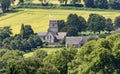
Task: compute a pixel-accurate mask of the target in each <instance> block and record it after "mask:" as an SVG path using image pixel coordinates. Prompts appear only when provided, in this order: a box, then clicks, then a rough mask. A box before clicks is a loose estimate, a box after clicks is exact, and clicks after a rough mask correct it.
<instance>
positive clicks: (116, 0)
mask: <svg viewBox="0 0 120 74" xmlns="http://www.w3.org/2000/svg"><path fill="white" fill-rule="evenodd" d="M109 6H110V8H113V9H120V0H109Z"/></svg>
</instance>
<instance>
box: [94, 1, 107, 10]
mask: <svg viewBox="0 0 120 74" xmlns="http://www.w3.org/2000/svg"><path fill="white" fill-rule="evenodd" d="M94 5H95V7H97V8H104V9H107V8H108V2H107V0H94Z"/></svg>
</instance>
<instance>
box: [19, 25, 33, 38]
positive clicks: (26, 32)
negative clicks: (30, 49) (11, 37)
mask: <svg viewBox="0 0 120 74" xmlns="http://www.w3.org/2000/svg"><path fill="white" fill-rule="evenodd" d="M32 34H34V31H33V29H32V27H31V26H30V25H24V24H22V25H21V30H20V35H21V36H22V38H28V37H29V36H30V35H32Z"/></svg>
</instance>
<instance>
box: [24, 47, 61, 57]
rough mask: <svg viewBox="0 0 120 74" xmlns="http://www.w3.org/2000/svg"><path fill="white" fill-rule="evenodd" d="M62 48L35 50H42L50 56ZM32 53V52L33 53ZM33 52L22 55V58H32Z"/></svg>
mask: <svg viewBox="0 0 120 74" xmlns="http://www.w3.org/2000/svg"><path fill="white" fill-rule="evenodd" d="M61 49H62V48H40V49H37V50H44V51H46V52H47V53H48V55H49V54H52V53H53V52H55V51H57V50H61ZM33 52H34V51H33ZM33 52H29V53H26V54H24V57H25V58H28V57H32V56H33Z"/></svg>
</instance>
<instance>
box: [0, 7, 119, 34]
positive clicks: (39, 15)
mask: <svg viewBox="0 0 120 74" xmlns="http://www.w3.org/2000/svg"><path fill="white" fill-rule="evenodd" d="M19 10H20V11H18V12H14V13H7V14H5V15H4V16H1V17H0V27H3V26H11V28H12V29H13V32H14V34H16V33H19V31H20V27H21V24H22V23H23V24H28V25H31V26H32V28H33V29H34V31H35V32H44V31H47V29H48V25H49V20H66V18H67V16H68V15H69V14H70V13H76V14H78V15H81V16H83V17H84V18H86V20H87V18H88V16H89V14H90V13H97V14H100V15H103V16H105V17H106V18H108V17H109V18H112V19H113V20H114V19H115V17H116V16H119V15H120V13H119V11H117V10H116V11H112V10H111V11H95V10H94V11H92V10H89V11H88V10H62V9H19Z"/></svg>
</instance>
